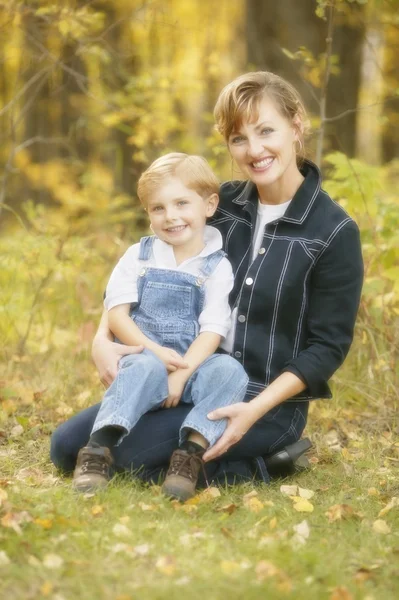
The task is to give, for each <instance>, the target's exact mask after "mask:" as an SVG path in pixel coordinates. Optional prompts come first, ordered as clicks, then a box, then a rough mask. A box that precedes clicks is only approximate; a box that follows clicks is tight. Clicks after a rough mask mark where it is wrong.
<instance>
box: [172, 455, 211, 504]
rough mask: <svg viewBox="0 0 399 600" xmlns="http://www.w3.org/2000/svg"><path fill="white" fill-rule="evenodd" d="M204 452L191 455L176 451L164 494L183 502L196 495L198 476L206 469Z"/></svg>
mask: <svg viewBox="0 0 399 600" xmlns="http://www.w3.org/2000/svg"><path fill="white" fill-rule="evenodd" d="M203 453H204V452H197V453H196V454H189V453H188V452H187V451H186V450H175V451H174V452H173V454H172V458H171V459H170V465H169V470H168V472H167V474H166V478H165V481H164V484H163V486H162V493H163V494H165V496H169V497H171V498H176V499H177V500H180V501H181V502H184V501H185V500H188V499H189V498H191V497H192V496H194V495H195V488H196V486H197V481H198V474H199V471H200V469H201V468H204V461H203V460H202V455H203Z"/></svg>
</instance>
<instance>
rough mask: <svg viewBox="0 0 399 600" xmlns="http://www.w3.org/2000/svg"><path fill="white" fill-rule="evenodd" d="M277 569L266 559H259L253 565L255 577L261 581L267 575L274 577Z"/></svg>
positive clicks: (277, 572) (277, 571)
mask: <svg viewBox="0 0 399 600" xmlns="http://www.w3.org/2000/svg"><path fill="white" fill-rule="evenodd" d="M279 572H280V571H279V569H278V568H277V567H276V565H274V564H273V563H272V562H270V561H268V560H261V561H260V562H258V564H257V565H256V567H255V573H256V579H257V580H258V581H263V580H264V579H268V578H269V577H275V576H276V575H278V574H279Z"/></svg>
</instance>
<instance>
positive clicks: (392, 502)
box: [378, 496, 399, 517]
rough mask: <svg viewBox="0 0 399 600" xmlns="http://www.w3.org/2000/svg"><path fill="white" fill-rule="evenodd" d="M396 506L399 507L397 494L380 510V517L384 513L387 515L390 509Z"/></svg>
mask: <svg viewBox="0 0 399 600" xmlns="http://www.w3.org/2000/svg"><path fill="white" fill-rule="evenodd" d="M395 507H399V498H398V497H397V496H394V497H393V498H392V499H391V500H390V501H389V502H388V504H387V505H386V506H384V508H382V509H381V510H380V512H379V513H378V516H379V517H383V516H384V515H386V514H387V513H388V512H389V511H390V510H392V508H395Z"/></svg>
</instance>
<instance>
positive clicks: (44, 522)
mask: <svg viewBox="0 0 399 600" xmlns="http://www.w3.org/2000/svg"><path fill="white" fill-rule="evenodd" d="M34 523H36V525H39V526H40V527H42V528H43V529H51V528H52V526H53V521H52V519H35V520H34Z"/></svg>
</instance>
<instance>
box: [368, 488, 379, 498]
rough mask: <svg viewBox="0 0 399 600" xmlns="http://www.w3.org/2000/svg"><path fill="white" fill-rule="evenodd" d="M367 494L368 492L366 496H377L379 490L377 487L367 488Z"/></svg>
mask: <svg viewBox="0 0 399 600" xmlns="http://www.w3.org/2000/svg"><path fill="white" fill-rule="evenodd" d="M367 494H368V496H379V495H380V492H379V490H377V488H375V487H371V488H369V489H368V490H367Z"/></svg>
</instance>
